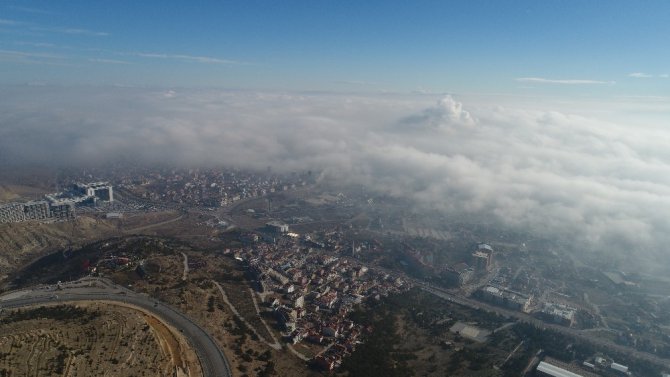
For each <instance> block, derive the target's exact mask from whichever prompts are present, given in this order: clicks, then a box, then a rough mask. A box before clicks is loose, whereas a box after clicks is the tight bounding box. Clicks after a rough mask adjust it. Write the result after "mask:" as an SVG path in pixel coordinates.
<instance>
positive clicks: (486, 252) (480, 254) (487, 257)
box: [472, 243, 493, 272]
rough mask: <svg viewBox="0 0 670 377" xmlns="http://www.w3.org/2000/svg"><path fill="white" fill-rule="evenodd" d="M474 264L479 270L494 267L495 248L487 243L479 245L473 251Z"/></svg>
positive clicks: (488, 269) (482, 270) (487, 269)
mask: <svg viewBox="0 0 670 377" xmlns="http://www.w3.org/2000/svg"><path fill="white" fill-rule="evenodd" d="M472 265H473V266H474V267H475V271H477V272H485V271H490V270H491V267H493V248H492V247H491V246H489V245H487V244H485V243H482V244H479V245H477V250H476V251H475V252H474V253H472Z"/></svg>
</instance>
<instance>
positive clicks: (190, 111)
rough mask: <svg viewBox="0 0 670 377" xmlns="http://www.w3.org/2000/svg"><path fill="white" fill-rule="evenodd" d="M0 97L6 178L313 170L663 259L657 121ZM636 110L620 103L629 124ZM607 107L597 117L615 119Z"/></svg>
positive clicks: (568, 114)
mask: <svg viewBox="0 0 670 377" xmlns="http://www.w3.org/2000/svg"><path fill="white" fill-rule="evenodd" d="M5 92H6V95H5V96H4V97H5V100H3V101H2V102H0V124H3V127H1V128H0V160H2V161H3V165H4V166H11V165H12V164H39V165H40V166H42V165H44V164H60V165H61V166H72V165H76V164H77V163H78V162H81V161H89V162H92V163H95V162H99V161H105V160H108V159H114V158H115V157H120V156H124V157H126V158H131V159H133V161H137V162H145V163H152V162H166V163H176V164H185V165H197V164H210V165H211V164H227V165H234V166H239V167H251V168H258V169H265V168H266V167H267V166H273V169H276V170H281V169H283V170H286V171H300V170H303V171H304V170H307V169H310V170H313V171H320V172H323V179H324V180H326V181H329V180H332V181H333V182H349V183H358V184H364V185H367V186H368V187H369V188H371V189H372V190H376V191H378V192H382V193H386V194H388V195H392V196H398V197H403V198H407V199H409V200H411V201H412V203H414V204H415V205H416V208H430V209H435V210H440V211H444V212H445V213H447V214H450V215H452V217H458V216H461V215H463V216H468V218H473V217H478V216H481V217H483V218H486V219H487V220H490V221H498V222H500V223H504V224H507V225H508V226H510V227H514V228H516V229H522V230H530V231H532V232H534V233H536V234H539V235H542V236H545V237H549V238H556V239H561V240H562V241H563V242H565V244H566V245H568V244H571V245H572V246H573V247H575V248H578V249H579V250H584V251H587V250H591V251H593V250H595V251H600V252H602V253H604V254H605V255H608V256H609V257H611V258H612V259H619V260H622V261H625V262H626V263H629V264H630V265H631V266H633V265H634V264H635V263H638V265H639V264H640V263H643V262H644V261H656V262H658V261H660V263H665V261H667V258H668V257H669V255H668V253H669V251H668V250H667V248H666V247H665V245H667V244H668V243H670V223H668V222H667V213H670V151H668V148H667V140H669V139H670V131H668V130H667V129H666V128H665V127H664V125H665V122H658V123H653V122H646V119H645V120H638V123H634V121H628V120H626V121H621V122H612V121H606V120H602V119H598V118H594V117H592V116H584V115H580V114H579V111H577V106H578V105H580V103H575V104H563V105H562V107H548V106H547V107H548V108H546V109H537V108H526V107H522V108H519V107H514V106H509V105H506V106H505V107H503V106H498V104H497V103H490V102H468V104H467V105H463V104H461V103H460V102H459V101H457V100H456V99H454V98H453V97H449V96H447V97H442V98H437V97H429V96H425V95H424V96H421V95H416V96H408V97H400V96H394V95H379V96H363V95H356V96H351V95H327V94H321V95H305V94H302V93H265V92H226V91H214V90H212V91H207V90H199V91H194V90H185V89H183V90H179V92H178V93H177V92H174V91H165V90H161V91H150V90H146V89H140V88H108V89H106V90H105V91H102V90H100V89H93V88H89V89H77V90H74V89H71V90H69V91H63V89H62V88H52V87H43V88H19V89H16V88H14V89H11V90H5ZM622 101H623V100H622ZM627 101H635V100H634V99H627ZM536 102H537V101H535V102H534V103H535V104H536ZM647 102H648V100H646V99H640V100H639V103H641V104H646V103H647ZM128 104H132V106H128ZM634 105H635V102H627V103H626V107H627V108H629V109H631V112H632V113H635V114H636V117H639V112H637V111H634V110H635V108H634ZM608 106H609V107H604V108H603V109H605V110H607V111H602V110H603V109H600V110H601V113H612V112H614V111H615V110H614V109H619V108H621V107H622V106H621V104H620V103H613V104H610V105H608ZM119 109H124V111H119ZM594 113H598V112H595V111H594ZM613 118H615V119H618V116H617V115H613ZM631 119H633V118H631ZM59 145H61V146H62V147H61V148H57V147H55V146H59ZM626 258H628V259H626ZM660 266H667V263H665V264H660Z"/></svg>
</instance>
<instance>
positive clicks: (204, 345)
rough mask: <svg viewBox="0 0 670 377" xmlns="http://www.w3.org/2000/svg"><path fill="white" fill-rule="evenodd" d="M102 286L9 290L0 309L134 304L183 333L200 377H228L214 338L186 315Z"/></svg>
mask: <svg viewBox="0 0 670 377" xmlns="http://www.w3.org/2000/svg"><path fill="white" fill-rule="evenodd" d="M103 285H104V286H102V287H101V286H95V287H93V286H86V285H82V284H80V285H78V286H68V287H67V288H65V289H62V290H46V289H33V290H25V291H21V292H12V293H10V294H6V295H3V296H0V308H3V309H13V308H19V307H26V306H34V305H42V304H54V303H65V302H75V301H103V302H112V303H123V304H130V305H134V306H137V307H139V308H141V309H143V310H146V311H147V312H150V313H151V314H153V315H155V316H156V317H157V318H160V319H161V320H163V321H164V322H165V323H167V324H169V325H171V326H173V327H175V328H177V329H179V331H181V332H182V333H183V335H184V336H185V337H186V339H187V340H188V341H189V343H190V344H191V346H193V348H194V350H195V352H196V354H197V355H198V359H199V361H200V365H201V367H202V372H203V375H204V376H206V377H215V376H216V377H219V376H221V377H230V376H232V373H231V371H230V364H229V363H228V360H227V359H226V357H225V355H224V354H223V352H222V351H221V349H219V347H218V346H217V344H216V342H215V341H214V339H213V338H212V337H211V336H210V335H209V334H208V333H207V331H205V330H204V329H203V328H201V327H200V326H198V325H197V324H196V323H195V322H193V321H192V320H191V319H190V318H188V317H187V316H185V315H184V314H182V313H180V312H178V311H177V310H175V309H172V308H171V307H169V306H167V305H165V304H162V303H159V302H157V301H156V300H153V299H151V298H150V297H148V296H145V295H141V294H137V293H134V292H132V291H129V290H127V289H123V288H120V287H113V286H111V285H109V283H105V284H103Z"/></svg>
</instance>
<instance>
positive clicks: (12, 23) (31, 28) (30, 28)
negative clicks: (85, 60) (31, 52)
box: [0, 18, 110, 37]
mask: <svg viewBox="0 0 670 377" xmlns="http://www.w3.org/2000/svg"><path fill="white" fill-rule="evenodd" d="M0 26H9V27H12V28H13V29H16V30H17V31H23V32H39V33H45V32H46V33H59V34H71V35H85V36H91V37H106V36H109V35H110V34H109V33H107V32H104V31H97V30H88V29H81V28H76V27H62V26H61V27H45V26H41V25H38V24H35V23H32V22H23V21H16V20H11V19H6V18H0Z"/></svg>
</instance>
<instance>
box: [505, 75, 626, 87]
mask: <svg viewBox="0 0 670 377" xmlns="http://www.w3.org/2000/svg"><path fill="white" fill-rule="evenodd" d="M516 81H519V82H534V83H539V84H561V85H604V84H607V85H614V84H616V82H615V81H600V80H578V79H546V78H542V77H519V78H516Z"/></svg>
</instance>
